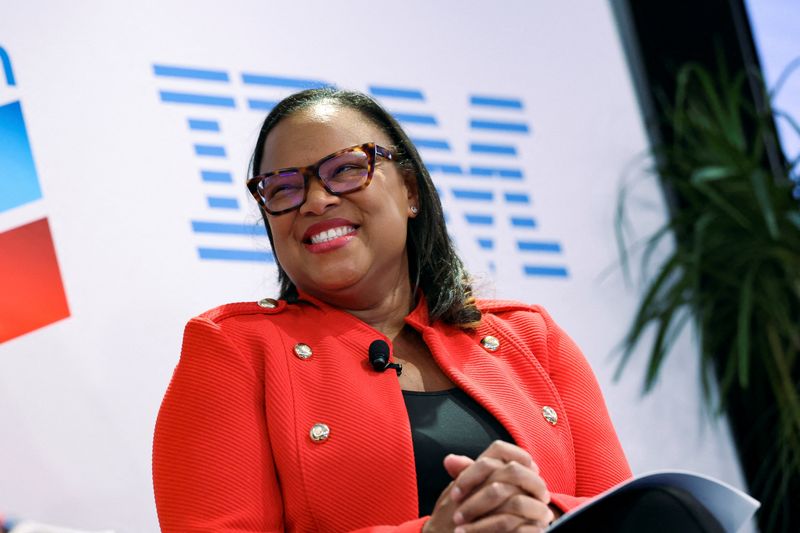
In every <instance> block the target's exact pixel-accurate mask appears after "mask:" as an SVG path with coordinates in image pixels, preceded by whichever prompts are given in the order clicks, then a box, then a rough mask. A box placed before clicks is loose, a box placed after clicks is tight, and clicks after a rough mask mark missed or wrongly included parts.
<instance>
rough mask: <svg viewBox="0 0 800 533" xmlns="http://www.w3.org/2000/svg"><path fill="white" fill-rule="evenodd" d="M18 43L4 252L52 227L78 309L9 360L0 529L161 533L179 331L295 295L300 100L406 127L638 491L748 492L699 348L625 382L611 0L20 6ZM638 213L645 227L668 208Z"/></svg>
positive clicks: (464, 229)
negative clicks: (32, 187) (284, 281)
mask: <svg viewBox="0 0 800 533" xmlns="http://www.w3.org/2000/svg"><path fill="white" fill-rule="evenodd" d="M400 5H402V6H403V7H402V9H401V8H400V7H399V6H400ZM0 47H3V48H4V49H5V50H6V52H7V53H8V56H9V57H10V60H11V64H12V66H13V69H14V74H15V77H16V82H17V85H16V87H14V88H7V87H6V88H4V87H2V85H0V105H3V104H6V103H7V102H12V101H16V100H19V101H21V102H22V107H23V112H24V117H25V122H26V126H27V133H28V135H29V138H30V143H31V147H32V150H33V154H34V157H35V162H36V169H37V171H38V180H39V184H40V186H41V190H42V197H41V198H40V199H36V200H33V201H27V202H24V203H20V205H15V206H12V207H10V208H7V209H5V210H3V211H0V236H2V233H3V232H9V231H13V230H14V229H16V228H19V227H20V226H22V225H24V224H26V223H28V222H31V221H34V220H37V219H40V218H42V217H47V219H48V221H49V226H50V230H51V234H52V240H53V243H54V246H55V250H56V253H57V257H58V263H59V266H60V271H61V277H62V279H63V284H64V289H65V293H66V297H67V301H68V304H69V310H70V316H69V317H68V318H66V319H63V320H59V321H56V322H55V323H52V324H50V325H47V326H46V327H43V328H39V329H36V330H35V331H32V332H29V333H27V334H25V335H21V336H18V337H15V338H13V339H10V340H6V341H5V342H3V343H1V344H0V428H2V435H3V437H2V439H0V512H5V513H7V514H8V515H14V516H19V517H29V518H35V519H37V520H40V521H46V522H51V523H60V524H63V525H70V526H74V527H84V528H113V529H115V530H117V531H120V532H138V531H156V530H157V521H156V516H155V508H154V504H153V497H152V489H151V482H150V447H151V439H152V428H153V424H154V421H155V416H156V412H157V409H158V406H159V402H160V400H161V397H162V395H163V392H164V390H165V388H166V386H167V383H168V381H169V378H170V375H171V371H172V369H173V367H174V365H175V363H176V361H177V358H178V354H179V349H180V340H181V334H182V328H183V325H184V323H185V321H186V320H187V319H188V318H190V317H191V316H193V315H196V314H198V313H200V312H202V311H203V310H205V309H207V308H210V307H213V306H215V305H218V304H220V303H223V302H228V301H236V300H253V299H258V298H261V297H264V296H274V295H275V288H274V287H275V285H274V275H275V273H274V266H273V265H272V263H270V262H268V261H265V260H264V257H265V256H266V255H267V252H268V243H267V241H266V239H265V238H262V235H263V230H261V229H258V228H257V227H256V226H257V223H258V215H257V211H256V208H255V206H254V204H253V203H252V202H251V201H250V200H248V199H247V197H246V194H245V192H246V191H245V188H244V186H243V181H244V178H245V173H246V169H247V162H248V156H249V154H250V152H251V150H252V148H253V142H254V140H255V136H256V132H257V130H258V127H259V123H260V120H261V119H262V118H263V116H264V114H265V112H266V111H265V110H264V109H262V108H264V107H265V106H268V102H270V101H274V100H276V99H278V98H280V97H281V96H282V95H285V94H289V93H290V92H292V90H294V89H293V88H292V87H297V86H299V85H303V82H304V80H305V81H312V82H326V83H333V84H336V85H337V86H342V87H347V88H354V89H358V90H362V91H368V92H369V91H372V92H373V93H374V94H376V95H377V96H378V97H379V99H380V100H381V101H382V102H383V103H384V104H385V105H386V106H387V108H389V109H390V111H392V112H394V113H396V114H397V115H398V116H399V117H400V118H402V119H403V123H404V125H406V126H407V127H408V131H409V132H410V134H411V136H412V138H414V139H417V140H418V141H419V144H420V146H421V147H422V153H423V157H424V158H425V160H426V162H427V163H428V164H429V165H430V167H431V169H432V170H433V176H434V180H435V181H436V183H437V186H438V187H439V188H440V191H441V194H442V197H443V202H444V204H445V209H446V211H447V215H448V222H449V225H450V229H451V232H452V234H453V235H454V237H455V239H456V241H457V243H458V246H459V249H460V251H461V252H462V254H463V255H464V257H465V259H466V261H467V263H468V265H469V266H470V267H471V269H472V271H473V272H474V273H475V274H476V275H477V276H478V277H479V278H480V279H481V280H482V281H481V283H480V285H481V287H482V291H483V293H484V295H488V296H498V297H511V298H517V299H522V300H526V301H530V302H536V303H542V304H544V305H545V306H546V307H547V308H548V309H549V310H550V312H551V313H552V314H553V316H554V317H555V319H556V320H557V321H558V322H559V323H560V324H561V325H562V326H563V327H564V328H565V329H566V330H567V331H568V332H569V333H570V334H571V335H572V336H573V337H574V338H575V339H576V341H577V342H578V344H579V345H580V346H581V347H582V348H583V349H584V352H585V353H586V355H587V357H588V358H589V360H590V361H591V363H592V365H593V367H594V369H595V371H596V373H597V375H598V377H599V379H600V381H601V383H602V386H603V388H604V391H605V395H606V399H607V402H608V404H609V408H610V411H611V414H612V417H613V419H614V421H615V424H616V427H617V430H618V433H619V435H620V438H621V440H622V443H623V446H624V448H625V451H626V453H627V455H628V458H629V460H630V462H631V465H632V467H633V469H634V471H635V472H643V471H647V470H652V469H658V468H684V469H690V470H696V471H700V472H704V473H706V474H709V475H712V476H715V477H718V478H721V479H723V480H726V481H728V482H730V483H732V484H734V485H737V486H742V480H741V475H740V472H739V469H738V466H737V464H736V461H735V458H734V452H733V448H732V445H731V443H730V438H729V435H728V430H727V426H726V425H725V424H723V423H718V424H714V423H710V422H709V419H708V418H707V417H706V416H705V415H703V413H702V410H701V407H700V400H699V388H698V381H697V368H696V360H697V357H696V355H695V348H694V346H693V344H692V340H691V339H689V338H685V339H682V340H681V342H679V345H678V348H677V350H676V353H674V354H673V355H672V357H671V358H670V360H669V361H668V362H667V365H666V369H665V371H666V373H665V375H664V376H663V378H662V379H661V382H660V383H659V385H658V387H657V389H656V391H655V393H654V394H652V395H650V396H647V397H644V398H642V397H641V395H640V391H641V382H642V377H643V366H644V361H645V357H644V355H645V354H643V353H637V354H636V355H635V356H634V360H633V362H632V364H631V365H630V368H629V369H628V371H627V372H626V373H625V374H624V375H623V378H622V379H621V380H620V381H619V382H613V380H612V376H613V372H614V368H615V361H616V359H614V358H613V357H612V355H611V354H612V353H613V352H614V348H615V346H616V345H617V344H618V343H619V342H620V340H621V339H622V337H623V334H624V332H625V328H626V327H627V325H628V323H629V320H630V318H631V316H632V313H633V310H634V309H635V304H636V298H637V291H636V290H634V289H630V288H627V287H626V286H625V284H624V283H623V282H622V279H621V275H620V272H619V269H618V268H616V267H615V266H614V265H615V263H616V257H617V256H616V249H615V244H614V238H613V212H614V206H615V201H616V194H617V188H618V183H619V178H620V176H621V174H622V173H623V170H624V169H625V168H626V166H627V165H629V164H630V163H631V161H633V160H634V159H635V158H636V157H637V156H639V155H641V154H642V153H643V152H645V151H646V139H645V134H644V130H643V126H642V124H641V119H640V115H639V111H638V108H637V106H636V101H635V97H634V94H633V89H632V85H631V82H630V79H629V75H628V72H627V67H626V65H625V61H624V57H623V54H622V48H621V46H620V43H619V40H618V36H617V33H616V28H615V26H614V22H613V19H612V16H611V11H610V8H609V6H608V5H606V4H605V3H602V2H591V3H589V2H582V3H580V6H578V5H577V4H574V5H573V4H564V3H560V4H559V3H552V2H545V1H529V0H514V1H507V2H494V3H490V2H472V3H469V4H466V3H464V2H457V1H456V0H448V1H442V2H437V3H432V2H423V1H421V0H415V1H409V2H404V3H402V4H398V3H396V2H395V3H390V2H386V3H373V4H369V5H366V4H364V3H363V2H354V1H346V2H338V3H332V2H323V1H314V2H306V3H303V4H302V5H300V3H292V4H290V3H288V2H287V3H279V2H273V3H269V2H255V1H237V2H226V3H224V4H223V3H220V2H210V1H188V0H185V1H175V2H138V3H136V4H123V3H122V2H106V1H102V2H101V1H81V2H70V3H61V2H44V1H25V2H23V1H18V2H4V3H3V4H0ZM192 102H193V103H192ZM487 104H491V105H487ZM190 120H191V121H193V122H190ZM197 121H201V122H197ZM216 129H218V131H216ZM223 152H224V155H223ZM203 172H205V174H203ZM228 173H229V174H230V175H228ZM2 179H3V180H8V179H9V178H8V176H7V175H6V174H4V175H3V176H2ZM229 180H230V181H229ZM12 185H13V184H12ZM641 193H642V195H643V197H645V198H647V199H648V202H649V204H648V205H643V206H640V209H639V211H638V213H637V214H636V216H635V224H636V226H637V227H639V228H640V229H642V230H644V229H646V228H648V227H650V228H652V227H653V226H654V224H657V223H658V222H659V221H660V220H661V219H662V218H663V207H662V206H661V200H660V194H659V192H658V190H657V189H656V188H655V187H654V186H652V185H648V186H645V187H643V188H642V189H641ZM237 206H238V207H237ZM253 228H256V229H253ZM231 232H232V233H231ZM0 242H2V240H1V239H0ZM3 253H4V251H3V250H1V249H0V255H1V254H3ZM5 253H9V252H8V250H6V251H5ZM220 256H222V257H228V259H220V258H219V257H220ZM203 257H206V258H203ZM208 257H216V259H213V258H208ZM231 257H232V258H234V259H230V258H231ZM253 259H259V260H258V261H256V260H253ZM0 298H3V296H2V295H0ZM6 303H8V302H6ZM37 305H41V306H47V305H48V301H42V302H40V303H38V304H37Z"/></svg>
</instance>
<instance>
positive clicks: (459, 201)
mask: <svg viewBox="0 0 800 533" xmlns="http://www.w3.org/2000/svg"><path fill="white" fill-rule="evenodd" d="M153 73H154V75H155V76H156V78H157V79H158V80H159V83H161V84H163V85H162V87H167V86H170V87H174V86H177V87H180V89H178V90H175V89H173V88H169V89H167V88H163V89H160V90H159V98H160V100H161V102H162V103H164V104H165V105H169V106H176V107H177V108H181V109H184V110H185V111H186V115H185V120H186V124H187V127H188V130H189V133H190V135H192V138H193V139H198V140H197V141H196V142H193V143H192V144H193V151H194V155H195V157H196V160H197V162H198V169H199V178H200V180H201V182H202V183H203V184H204V186H205V187H206V190H207V191H208V193H207V195H206V202H207V206H206V207H207V209H208V211H207V213H208V215H209V216H208V220H192V221H191V227H192V231H193V232H194V233H195V234H196V235H198V240H200V241H203V242H212V241H213V242H215V243H217V244H216V245H214V246H208V245H206V244H201V245H198V248H197V250H198V255H199V257H200V259H204V260H226V261H273V260H274V259H273V257H272V254H271V253H270V252H268V251H265V250H257V249H255V248H254V247H253V248H242V247H241V246H230V247H229V246H224V245H223V246H220V245H219V243H220V242H225V240H224V237H225V236H230V237H237V238H236V239H231V240H230V241H229V242H231V243H235V242H241V239H240V238H241V237H242V236H251V237H252V236H258V235H264V230H263V228H262V227H260V226H258V225H256V224H242V223H241V222H235V221H234V220H235V217H236V216H239V218H241V214H242V213H243V206H242V205H240V201H239V199H238V198H239V190H238V189H240V188H243V187H244V177H243V176H242V177H241V179H239V178H237V179H236V180H234V171H233V169H231V168H230V163H229V161H228V157H229V154H228V149H227V147H226V145H225V143H224V141H223V131H222V129H223V128H222V122H223V120H224V119H225V118H226V116H229V113H231V112H235V111H236V110H239V109H242V110H246V111H252V112H255V113H257V114H258V116H263V115H264V114H265V113H267V112H269V110H270V109H272V108H273V107H274V106H275V105H276V104H277V102H278V101H279V100H280V99H281V98H282V97H284V96H286V95H288V94H290V93H292V92H295V91H298V90H302V89H308V88H315V87H323V86H331V85H332V84H331V83H327V82H325V81H323V80H314V79H298V78H287V77H281V76H273V75H264V74H256V73H252V72H242V73H241V74H240V75H239V77H238V78H236V81H235V82H234V81H233V80H232V77H231V75H229V73H228V72H227V71H224V70H210V69H199V68H187V67H180V66H168V65H161V64H156V65H153ZM240 88H241V89H242V90H243V92H244V93H245V96H243V97H239V96H236V93H237V90H238V89H240ZM366 92H368V93H369V94H371V95H372V96H374V97H375V98H377V99H378V100H380V101H381V103H382V104H383V105H384V107H386V108H387V109H388V110H389V111H390V112H391V113H392V115H393V116H394V117H395V118H396V119H397V120H398V122H400V123H401V124H402V125H403V127H404V128H405V129H406V130H407V132H408V133H409V135H410V137H411V139H412V141H413V142H414V144H415V145H416V146H417V148H418V149H419V150H420V153H421V154H422V156H423V159H424V161H425V165H426V166H427V168H428V170H429V172H430V173H431V176H432V178H433V180H434V182H435V184H436V187H437V190H438V191H439V195H440V197H441V198H442V204H443V206H444V209H445V217H446V219H447V220H448V222H452V221H454V220H459V219H460V221H461V222H463V223H465V224H466V227H467V228H469V230H470V231H469V234H468V235H464V234H463V233H464V232H463V231H462V232H461V233H457V234H455V235H453V237H454V239H455V241H456V244H457V245H459V247H463V245H464V244H470V245H473V246H475V247H476V248H477V250H479V253H481V254H482V255H483V257H485V259H486V264H487V266H488V268H489V269H490V270H492V271H494V270H495V264H496V261H499V260H501V259H502V260H503V261H504V262H508V261H513V262H515V263H518V264H519V269H520V273H521V274H522V275H524V276H526V277H538V278H541V277H546V278H566V277H568V275H569V273H568V269H567V267H566V265H565V264H563V261H564V259H563V250H562V245H561V242H559V241H557V240H553V239H549V238H544V237H542V236H541V235H540V228H539V224H538V221H537V219H536V218H535V217H533V216H532V213H533V211H534V201H533V199H532V198H531V193H530V190H531V187H530V185H529V183H527V180H526V175H525V171H524V169H523V168H522V166H521V163H520V149H521V147H520V144H521V141H525V140H527V139H529V138H530V136H531V135H532V128H531V127H530V125H529V123H528V121H527V118H526V116H525V108H524V105H523V102H522V100H521V99H518V98H510V97H498V96H491V95H482V94H481V95H478V94H471V95H465V96H466V99H465V105H466V107H467V109H468V112H469V117H468V118H466V120H465V121H464V124H463V126H465V127H466V133H467V138H468V141H467V143H466V146H463V147H462V146H455V145H454V144H453V143H452V142H451V141H450V139H447V138H445V137H444V133H443V131H444V130H443V128H442V125H441V122H440V119H439V117H438V116H437V114H436V113H435V112H432V110H431V105H430V104H429V103H428V102H427V100H426V97H425V93H424V91H423V90H421V89H413V88H398V87H387V86H383V85H371V86H369V87H368V88H367V91H366ZM448 129H450V130H452V128H448ZM199 139H202V140H199ZM209 139H212V140H209ZM237 170H238V169H237ZM451 226H452V224H451ZM509 235H511V236H512V240H513V245H514V249H513V254H512V255H511V256H510V257H509V256H508V252H509V250H508V249H507V246H506V248H505V249H503V250H501V249H500V247H499V246H498V242H499V241H500V240H504V242H507V240H508V236H509ZM264 236H265V235H264ZM470 241H471V242H470ZM501 254H502V257H501V256H500V255H501Z"/></svg>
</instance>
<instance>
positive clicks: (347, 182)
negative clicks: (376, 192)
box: [319, 150, 370, 193]
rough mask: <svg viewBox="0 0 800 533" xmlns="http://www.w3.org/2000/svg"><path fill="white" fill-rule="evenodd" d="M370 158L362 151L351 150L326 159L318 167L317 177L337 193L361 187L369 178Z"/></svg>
mask: <svg viewBox="0 0 800 533" xmlns="http://www.w3.org/2000/svg"><path fill="white" fill-rule="evenodd" d="M369 167H370V158H369V156H368V155H367V154H366V153H364V152H363V151H362V150H352V151H350V152H345V153H343V154H339V155H337V156H336V157H334V158H332V159H328V160H327V161H325V162H324V163H323V164H322V165H320V167H319V177H320V178H322V180H323V181H324V182H325V184H326V185H327V186H328V188H329V189H330V190H331V191H333V192H337V193H341V192H347V191H352V190H354V189H358V188H359V187H361V186H362V185H363V184H364V182H365V181H366V180H367V177H368V176H369Z"/></svg>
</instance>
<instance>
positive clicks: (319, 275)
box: [260, 102, 417, 309]
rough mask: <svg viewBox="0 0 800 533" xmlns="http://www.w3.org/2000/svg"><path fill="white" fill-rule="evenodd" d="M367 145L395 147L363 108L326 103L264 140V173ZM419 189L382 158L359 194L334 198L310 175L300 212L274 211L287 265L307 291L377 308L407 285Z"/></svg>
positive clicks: (272, 222) (278, 248)
mask: <svg viewBox="0 0 800 533" xmlns="http://www.w3.org/2000/svg"><path fill="white" fill-rule="evenodd" d="M367 142H375V143H377V144H379V145H380V146H383V147H386V148H390V147H391V141H390V140H389V138H388V137H387V136H386V135H385V134H384V133H383V132H382V131H381V130H380V129H379V128H378V127H377V126H375V125H374V124H373V123H372V122H371V121H370V120H369V119H368V118H367V117H366V116H364V115H362V114H361V113H360V112H358V111H356V110H354V109H350V108H347V107H341V106H339V105H338V104H335V103H326V102H322V103H319V104H315V105H314V106H312V107H310V108H308V109H305V110H302V111H299V112H296V113H294V114H293V115H290V116H289V117H287V118H285V119H283V120H282V121H281V122H279V123H278V125H277V126H275V128H274V129H273V130H272V131H271V132H270V133H269V135H268V136H267V139H266V141H265V143H264V155H263V158H262V160H261V166H260V171H261V173H266V172H269V171H272V170H277V169H279V168H287V167H301V166H306V165H311V164H314V163H316V162H317V161H319V160H320V159H322V158H323V157H325V156H327V155H329V154H332V153H334V152H337V151H339V150H341V149H343V148H349V147H351V146H355V145H360V144H364V143H367ZM413 188H414V186H413V184H412V185H411V186H409V185H407V183H406V181H405V180H404V179H403V176H402V175H401V173H400V171H399V169H398V168H397V166H396V165H395V164H394V163H393V162H391V161H389V160H387V159H384V158H382V157H378V158H377V159H376V162H375V171H374V174H373V176H372V181H371V182H370V184H369V185H368V186H367V187H366V188H364V189H362V190H360V191H356V192H352V193H349V194H346V195H342V196H334V195H332V194H329V193H328V192H327V191H326V190H325V189H324V187H323V186H322V183H321V182H320V181H319V179H318V178H316V179H310V180H309V183H308V193H307V197H306V201H305V203H303V205H301V206H300V207H299V209H297V210H295V211H290V212H288V213H285V214H283V215H268V219H267V220H268V222H269V227H270V230H271V231H272V237H273V242H274V247H275V253H276V254H277V257H278V260H279V261H280V263H281V266H282V267H283V269H284V270H285V271H286V273H287V274H288V276H289V278H290V279H291V280H292V281H293V282H294V284H295V285H297V287H298V288H299V289H300V290H303V291H305V292H308V293H310V294H312V295H313V296H316V297H318V298H320V299H322V300H325V301H327V302H329V303H332V304H338V305H342V306H348V308H353V309H355V308H359V307H366V306H371V305H375V303H376V300H377V299H378V298H380V297H381V296H382V295H388V294H390V293H391V292H393V291H394V290H395V289H398V288H399V289H401V290H402V289H404V290H408V288H409V274H408V259H407V255H406V227H407V224H408V219H409V217H411V216H413V214H412V213H411V206H412V205H414V206H416V205H417V198H416V196H415V191H412V189H413ZM331 230H333V233H330V231H331ZM324 232H328V233H327V234H326V233H324Z"/></svg>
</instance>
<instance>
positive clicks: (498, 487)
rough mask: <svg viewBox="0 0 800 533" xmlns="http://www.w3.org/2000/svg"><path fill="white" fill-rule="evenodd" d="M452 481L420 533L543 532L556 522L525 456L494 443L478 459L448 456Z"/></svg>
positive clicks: (446, 463)
mask: <svg viewBox="0 0 800 533" xmlns="http://www.w3.org/2000/svg"><path fill="white" fill-rule="evenodd" d="M444 467H445V469H446V470H447V472H448V473H449V474H450V476H451V477H452V478H453V482H452V483H450V485H448V487H447V488H446V489H445V490H444V491H443V492H442V494H441V496H439V499H438V501H437V502H436V506H435V507H434V510H433V513H431V518H430V520H428V522H426V523H425V526H424V528H423V530H422V531H423V533H441V532H448V533H449V532H451V531H454V532H455V533H478V532H484V531H492V532H497V531H516V532H525V533H528V532H530V533H533V532H541V531H544V530H545V529H547V526H548V524H550V522H552V521H553V519H554V518H555V516H554V514H553V511H552V510H551V509H550V507H549V506H548V504H549V503H550V493H549V492H548V491H547V486H546V485H545V483H544V480H543V479H542V478H541V477H539V467H538V466H537V465H536V463H534V462H533V459H531V456H530V454H529V453H528V452H526V451H525V450H523V449H522V448H520V447H518V446H515V445H513V444H510V443H508V442H503V441H495V442H493V443H492V444H491V446H489V447H488V448H486V450H485V451H484V452H483V453H482V454H481V455H480V456H479V457H478V458H477V459H476V460H474V461H473V460H472V459H470V458H469V457H465V456H463V455H448V456H447V457H446V458H445V460H444Z"/></svg>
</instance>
